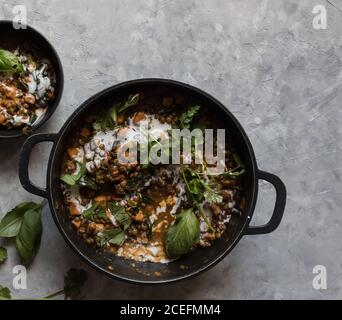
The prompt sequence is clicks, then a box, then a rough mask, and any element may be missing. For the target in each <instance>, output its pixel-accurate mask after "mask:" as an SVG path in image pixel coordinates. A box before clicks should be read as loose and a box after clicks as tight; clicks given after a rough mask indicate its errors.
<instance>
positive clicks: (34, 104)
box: [0, 48, 56, 132]
mask: <svg viewBox="0 0 342 320" xmlns="http://www.w3.org/2000/svg"><path fill="white" fill-rule="evenodd" d="M55 82H56V81H55V74H54V71H53V69H52V67H51V65H50V63H49V61H46V60H42V59H39V58H38V57H37V56H35V55H34V53H27V52H24V51H22V50H21V49H20V48H17V49H16V50H13V51H8V50H4V49H0V128H1V129H23V130H24V132H25V131H28V130H30V128H31V127H32V125H34V124H35V123H37V122H38V121H39V119H40V118H41V117H42V116H43V114H44V113H45V111H46V108H47V107H48V102H49V101H52V100H53V99H54V88H55Z"/></svg>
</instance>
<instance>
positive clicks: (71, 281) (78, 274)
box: [64, 268, 88, 300]
mask: <svg viewBox="0 0 342 320" xmlns="http://www.w3.org/2000/svg"><path fill="white" fill-rule="evenodd" d="M87 278H88V275H87V273H86V272H85V271H84V270H82V269H80V270H77V269H73V268H72V269H70V270H69V271H68V272H67V273H66V275H65V276H64V295H65V299H67V298H70V299H73V300H78V299H82V298H83V296H82V292H81V288H82V287H83V285H84V284H85V282H86V281H87Z"/></svg>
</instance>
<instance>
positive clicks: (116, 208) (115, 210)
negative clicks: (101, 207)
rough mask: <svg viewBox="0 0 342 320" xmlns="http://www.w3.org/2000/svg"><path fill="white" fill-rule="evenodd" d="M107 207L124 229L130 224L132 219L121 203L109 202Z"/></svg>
mask: <svg viewBox="0 0 342 320" xmlns="http://www.w3.org/2000/svg"><path fill="white" fill-rule="evenodd" d="M108 209H109V210H110V212H111V213H112V215H113V216H114V218H115V220H116V221H117V222H118V223H120V224H121V225H122V226H123V228H124V230H126V229H127V228H128V227H129V226H130V224H131V222H132V219H131V217H130V216H129V214H128V213H127V212H126V210H125V208H124V207H123V206H122V205H120V204H119V203H117V202H109V203H108Z"/></svg>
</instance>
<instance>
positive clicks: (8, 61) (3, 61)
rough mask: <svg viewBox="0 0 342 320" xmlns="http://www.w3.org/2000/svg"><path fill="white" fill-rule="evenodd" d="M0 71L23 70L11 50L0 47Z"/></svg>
mask: <svg viewBox="0 0 342 320" xmlns="http://www.w3.org/2000/svg"><path fill="white" fill-rule="evenodd" d="M0 72H11V73H13V72H19V73H21V72H24V66H23V65H22V64H21V62H20V61H19V58H18V57H17V56H16V55H15V54H14V53H12V52H10V51H8V50H4V49H0Z"/></svg>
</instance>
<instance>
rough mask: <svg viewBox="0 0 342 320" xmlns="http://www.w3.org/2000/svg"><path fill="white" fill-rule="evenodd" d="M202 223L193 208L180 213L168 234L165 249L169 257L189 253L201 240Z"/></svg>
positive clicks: (172, 257) (173, 257)
mask: <svg viewBox="0 0 342 320" xmlns="http://www.w3.org/2000/svg"><path fill="white" fill-rule="evenodd" d="M199 237H200V224H199V221H198V219H197V217H196V215H195V214H194V212H193V210H192V209H187V210H184V211H182V212H181V213H179V214H178V215H177V217H176V221H175V223H174V224H173V225H172V226H171V227H170V228H169V230H168V231H167V234H166V240H165V250H166V254H167V256H168V257H169V258H171V259H175V258H178V257H180V256H181V255H183V254H185V253H188V252H189V251H190V250H191V248H192V247H193V246H194V245H195V244H196V243H197V242H198V241H199Z"/></svg>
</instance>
